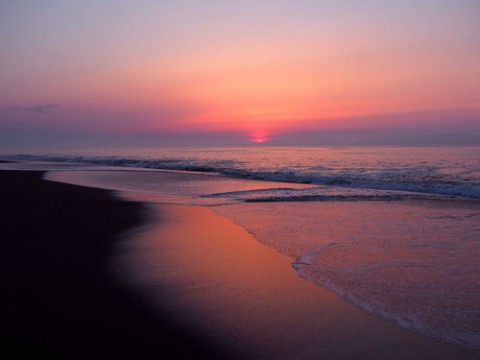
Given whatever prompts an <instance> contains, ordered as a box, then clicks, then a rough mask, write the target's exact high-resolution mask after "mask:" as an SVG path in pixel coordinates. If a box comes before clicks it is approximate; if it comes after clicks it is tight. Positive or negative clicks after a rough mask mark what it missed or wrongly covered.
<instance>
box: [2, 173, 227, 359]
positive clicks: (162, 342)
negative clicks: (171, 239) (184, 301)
mask: <svg viewBox="0 0 480 360" xmlns="http://www.w3.org/2000/svg"><path fill="white" fill-rule="evenodd" d="M41 177H42V173H41V172H31V171H0V185H1V187H2V197H1V202H0V209H1V213H0V215H1V219H2V226H1V227H0V239H1V245H2V250H1V253H0V257H1V259H0V266H1V268H0V274H1V275H0V276H1V297H0V298H1V300H0V308H1V310H0V311H1V315H0V318H1V323H0V324H1V325H0V328H1V331H0V336H1V342H2V345H1V352H0V356H1V357H2V358H3V359H7V358H8V359H13V358H33V356H35V357H38V356H41V355H44V356H48V358H59V359H69V358H82V359H87V358H88V359H97V358H108V359H119V358H123V359H148V358H156V359H161V358H168V359H173V358H175V359H183V358H195V359H199V358H208V359H214V358H221V359H226V358H229V359H231V358H235V356H234V353H233V352H231V351H230V349H226V348H225V346H224V347H223V348H221V349H220V348H218V347H216V346H214V345H212V344H209V343H208V342H207V341H206V339H205V338H203V337H202V336H201V335H200V334H196V333H194V332H193V331H191V330H188V329H185V328H181V327H180V326H179V325H178V324H177V322H176V321H175V319H174V318H173V317H172V315H171V314H169V313H168V312H167V311H165V312H164V313H162V312H160V311H159V310H158V308H157V309H156V311H155V313H153V312H152V311H151V309H149V308H148V307H146V306H143V304H141V303H139V301H138V297H136V296H135V294H134V293H132V292H130V291H129V290H126V289H125V288H122V287H121V286H120V285H119V284H118V282H116V281H115V280H114V279H113V277H112V276H111V274H110V270H109V267H108V263H109V262H108V260H109V257H110V254H111V252H112V251H113V247H114V246H115V244H116V242H117V241H119V240H118V235H119V234H120V233H122V232H124V231H126V230H127V229H129V228H131V227H133V226H135V225H138V224H140V223H141V222H142V220H144V219H145V212H144V211H145V209H144V208H143V205H141V204H139V203H135V202H127V201H120V200H118V199H116V198H115V197H114V196H112V195H111V193H109V192H108V191H104V190H99V189H91V188H85V187H78V186H73V185H67V184H60V183H53V182H48V181H43V180H41ZM9 352H10V355H8V356H7V354H9ZM12 353H13V354H15V355H14V356H12V355H11V354H12Z"/></svg>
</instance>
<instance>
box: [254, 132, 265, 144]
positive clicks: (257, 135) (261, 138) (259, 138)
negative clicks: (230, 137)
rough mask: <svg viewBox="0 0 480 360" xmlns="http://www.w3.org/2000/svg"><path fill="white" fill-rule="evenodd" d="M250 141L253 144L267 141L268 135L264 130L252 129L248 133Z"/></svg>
mask: <svg viewBox="0 0 480 360" xmlns="http://www.w3.org/2000/svg"><path fill="white" fill-rule="evenodd" d="M250 141H251V142H253V143H255V144H262V143H265V142H267V141H268V135H267V132H266V131H254V132H252V133H250Z"/></svg>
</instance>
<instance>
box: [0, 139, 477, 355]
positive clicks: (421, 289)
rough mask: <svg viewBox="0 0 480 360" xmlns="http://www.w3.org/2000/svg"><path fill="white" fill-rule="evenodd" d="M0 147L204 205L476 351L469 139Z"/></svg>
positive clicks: (312, 274) (473, 149)
mask: <svg viewBox="0 0 480 360" xmlns="http://www.w3.org/2000/svg"><path fill="white" fill-rule="evenodd" d="M0 157H2V158H14V159H21V160H35V161H39V162H41V163H40V164H41V166H43V167H47V168H48V167H50V168H51V169H52V170H56V172H52V173H50V174H51V175H48V176H49V178H50V179H53V180H63V181H69V182H73V183H79V184H84V185H90V186H98V187H105V188H114V189H117V190H130V191H137V192H147V193H155V194H163V195H164V196H165V197H164V198H163V199H164V201H168V202H174V203H182V204H193V205H203V206H209V207H210V208H211V209H212V210H213V211H215V212H216V213H217V214H220V215H222V216H224V217H226V218H229V219H231V220H232V221H234V222H235V223H237V224H239V225H240V226H242V227H244V228H245V229H246V230H248V231H249V232H250V233H251V234H252V235H253V236H254V237H255V238H256V239H257V240H258V241H259V242H261V243H263V244H265V245H266V246H269V247H271V248H274V249H275V250H277V251H279V252H281V253H283V254H285V255H288V256H290V257H291V258H292V271H296V272H297V273H298V275H299V276H301V277H303V278H305V279H306V280H308V281H310V282H313V283H316V284H318V285H320V286H323V287H326V288H328V289H330V290H332V291H334V292H336V293H337V294H338V295H339V296H341V297H342V298H344V299H346V300H348V301H349V302H351V303H353V304H355V305H357V306H359V307H361V308H362V309H364V310H365V311H367V312H369V313H371V314H373V315H375V316H378V317H381V318H383V319H386V320H389V321H392V322H395V323H397V324H398V325H399V326H401V327H403V328H406V329H409V330H410V331H415V332H420V333H422V334H425V335H427V336H430V337H434V338H437V339H439V340H442V341H447V342H451V343H455V344H457V345H460V346H463V347H467V348H470V349H473V350H475V351H477V352H480V301H479V299H480V275H479V274H480V147H478V146H464V147H461V146H458V147H448V146H444V147H329V148H327V147H255V146H251V147H243V148H240V147H238V148H143V149H108V150H105V149H104V150H93V149H92V150H88V151H86V150H82V151H80V150H77V151H56V152H51V151H50V152H32V153H24V154H19V153H9V154H7V153H4V154H2V155H0ZM51 162H56V163H51ZM71 164H73V165H71ZM158 169H161V170H168V171H169V172H167V173H165V172H158V171H157V170H158ZM62 170H64V171H62ZM72 170H75V171H74V172H73V171H72ZM81 170H82V171H81ZM99 170H100V171H99ZM177 171H180V173H177ZM72 174H73V175H72ZM182 174H183V175H182ZM185 174H186V175H185ZM184 175H185V176H184ZM157 176H163V177H165V176H170V177H171V182H170V184H174V185H169V187H168V188H165V185H164V184H165V183H164V182H163V183H161V182H160V181H158V177H157Z"/></svg>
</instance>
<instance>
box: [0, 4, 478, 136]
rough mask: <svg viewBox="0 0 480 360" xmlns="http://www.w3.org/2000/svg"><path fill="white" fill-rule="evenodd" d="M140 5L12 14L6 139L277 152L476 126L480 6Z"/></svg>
mask: <svg viewBox="0 0 480 360" xmlns="http://www.w3.org/2000/svg"><path fill="white" fill-rule="evenodd" d="M106 3H112V6H114V4H115V2H114V1H113V0H106ZM140 3H141V4H140ZM140 3H138V2H134V1H125V2H122V10H119V12H117V13H115V16H106V13H105V11H104V6H105V5H97V4H95V3H94V2H69V3H68V4H64V5H62V6H58V7H57V6H52V5H50V6H47V9H48V11H39V10H38V9H37V6H26V5H25V4H23V3H22V2H10V3H9V5H8V6H5V9H2V10H4V11H3V12H0V16H2V15H3V20H4V21H3V22H0V23H1V24H2V25H3V26H4V27H5V29H4V30H5V31H6V32H5V33H6V34H8V35H9V36H7V37H6V38H5V44H4V48H5V51H4V53H5V54H7V55H6V56H5V59H4V60H5V61H3V62H2V66H1V67H0V77H1V78H2V83H1V84H0V95H1V96H0V99H1V100H0V135H1V134H2V133H3V134H8V133H9V130H11V129H13V128H15V129H16V130H15V131H13V132H14V133H15V134H18V136H19V137H21V136H23V134H24V133H28V132H30V131H31V132H32V134H31V135H32V137H34V138H35V137H37V136H38V134H40V133H41V132H39V131H38V130H36V129H37V128H38V127H42V128H43V129H47V128H48V129H49V130H48V131H47V132H51V134H63V133H66V132H71V133H73V134H74V133H75V132H83V133H85V134H93V135H95V134H99V135H101V136H99V137H103V136H104V135H105V137H107V136H108V135H111V136H112V137H116V136H117V135H118V134H120V135H121V136H120V137H118V139H119V140H118V142H122V141H123V139H126V138H128V137H129V135H130V134H131V138H132V139H133V140H135V139H137V138H138V139H141V138H142V136H143V135H145V138H148V139H150V138H154V134H188V136H187V137H188V139H189V141H192V142H195V134H199V135H200V134H205V133H209V134H211V139H213V140H215V139H218V140H219V142H221V143H223V142H228V141H232V142H235V141H237V142H238V141H244V142H254V143H265V142H267V141H270V142H271V143H274V142H275V141H277V140H278V139H279V138H280V137H279V136H276V135H278V134H288V133H293V132H297V133H301V134H305V135H304V136H305V137H304V140H305V141H310V140H309V138H311V136H310V135H309V134H308V132H309V131H310V130H312V129H313V130H315V131H324V130H325V131H330V130H333V131H337V130H338V131H350V132H351V131H357V130H358V131H364V132H365V134H366V135H368V133H369V132H371V131H374V130H378V129H381V130H382V131H390V132H393V133H395V131H396V130H397V129H398V128H399V127H402V126H407V125H408V126H410V128H411V129H412V130H413V132H412V134H413V135H414V132H415V130H422V131H425V129H427V128H429V129H432V131H437V132H438V131H440V130H439V128H438V125H439V124H440V125H441V124H442V123H443V124H446V122H447V120H448V124H447V125H448V126H446V127H445V129H446V128H448V129H453V128H454V127H455V126H456V124H457V123H458V122H461V121H463V120H462V116H463V115H465V114H467V115H466V116H464V118H465V119H467V120H465V121H464V123H465V128H466V129H467V130H468V129H476V128H477V127H479V125H478V119H479V116H480V98H479V96H478V91H479V85H478V84H479V83H480V72H479V71H478V70H477V69H478V63H479V62H480V50H479V49H480V48H479V47H478V46H477V45H478V36H477V34H478V33H479V31H480V25H479V24H480V23H479V22H478V19H477V17H476V16H475V14H478V11H479V10H480V5H479V4H478V3H475V2H472V1H469V0H458V1H450V2H448V1H445V2H444V1H442V2H441V3H442V4H441V5H439V4H438V0H426V1H424V2H422V4H416V3H415V4H413V3H411V4H410V3H405V2H398V3H395V4H391V3H388V4H387V3H382V2H375V6H373V3H368V4H366V3H365V2H335V1H332V2H329V1H300V0H285V1H281V2H278V3H275V6H272V4H271V1H238V2H234V1H223V2H222V1H207V2H199V1H193V0H186V1H181V2H179V1H173V0H165V1H160V2H155V1H154V2H149V1H147V2H140ZM38 6H40V5H38ZM95 10H96V11H95ZM45 24H49V26H45ZM65 24H72V26H69V27H66V26H65ZM406 24H408V26H407V25H406ZM22 26H23V27H22ZM32 44H35V46H31V45H32ZM32 59H35V61H33V60H32ZM27 65H28V66H27ZM52 105H55V106H52ZM422 113H429V115H428V116H424V117H423V118H422V123H421V124H417V119H418V118H419V117H422V116H423V115H422ZM419 114H420V115H419ZM25 129H28V130H25ZM30 129H31V130H30ZM445 129H442V130H441V131H442V132H443V133H448V131H446V130H445ZM7 130H8V131H7ZM221 133H223V134H227V133H228V134H229V135H228V138H226V137H225V136H223V135H219V134H221ZM468 133H469V131H466V134H468ZM58 136H60V135H58ZM58 136H57V137H58ZM288 136H289V135H286V136H283V135H282V139H284V140H285V141H288V138H287V137H288ZM302 136H303V135H302ZM369 136H370V135H368V136H366V137H369ZM469 136H470V135H469ZM370 137H373V139H374V140H375V141H377V138H376V136H373V135H372V136H370ZM413 137H414V138H419V137H418V136H416V137H415V136H413ZM26 138H29V136H26ZM48 138H55V136H53V135H52V136H50V137H45V139H48ZM86 138H87V137H85V139H86ZM92 138H95V136H93V137H92ZM173 138H174V136H172V139H173ZM39 139H40V137H39ZM239 139H242V140H239ZM274 139H275V141H274ZM213 140H212V141H213ZM41 141H46V140H41ZM41 141H40V140H39V142H41ZM135 141H137V140H135ZM138 141H139V142H141V141H140V140H138ZM172 142H175V141H174V140H172ZM213 142H214V141H213ZM299 143H301V141H299Z"/></svg>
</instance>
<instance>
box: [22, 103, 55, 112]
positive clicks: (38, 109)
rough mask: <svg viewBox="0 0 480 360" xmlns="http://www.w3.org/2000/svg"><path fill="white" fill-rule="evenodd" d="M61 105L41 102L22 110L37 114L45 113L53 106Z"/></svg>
mask: <svg viewBox="0 0 480 360" xmlns="http://www.w3.org/2000/svg"><path fill="white" fill-rule="evenodd" d="M59 106H61V105H60V104H42V105H35V106H30V107H26V108H24V109H23V110H26V111H32V112H35V113H38V114H45V113H46V112H48V111H50V110H51V109H53V108H56V107H59Z"/></svg>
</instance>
